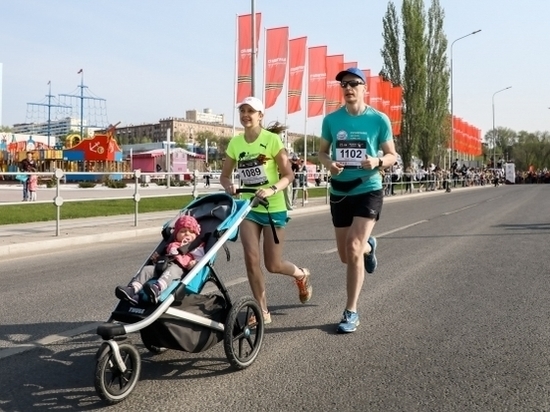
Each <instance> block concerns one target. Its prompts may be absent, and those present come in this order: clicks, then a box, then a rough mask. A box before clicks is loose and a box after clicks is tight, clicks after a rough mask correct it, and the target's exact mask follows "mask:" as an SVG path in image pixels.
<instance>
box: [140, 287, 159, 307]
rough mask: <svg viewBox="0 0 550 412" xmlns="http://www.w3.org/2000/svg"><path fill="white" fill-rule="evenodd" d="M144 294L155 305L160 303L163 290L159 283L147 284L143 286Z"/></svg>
mask: <svg viewBox="0 0 550 412" xmlns="http://www.w3.org/2000/svg"><path fill="white" fill-rule="evenodd" d="M143 292H144V293H145V295H146V296H147V297H148V298H149V302H151V303H152V304H153V305H156V304H157V303H159V297H160V293H161V290H160V287H159V285H158V283H146V284H145V285H143Z"/></svg>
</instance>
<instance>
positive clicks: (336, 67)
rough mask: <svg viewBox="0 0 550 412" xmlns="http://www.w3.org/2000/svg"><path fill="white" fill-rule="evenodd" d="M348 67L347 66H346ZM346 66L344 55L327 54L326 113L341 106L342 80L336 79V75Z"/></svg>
mask: <svg viewBox="0 0 550 412" xmlns="http://www.w3.org/2000/svg"><path fill="white" fill-rule="evenodd" d="M346 67H347V66H346ZM343 68H344V55H343V54H336V55H334V56H327V89H326V103H325V113H326V114H329V113H332V112H334V111H336V110H338V108H339V107H340V106H341V100H342V98H341V92H340V89H341V87H340V82H338V81H336V75H337V74H338V73H339V72H341V71H342V70H343Z"/></svg>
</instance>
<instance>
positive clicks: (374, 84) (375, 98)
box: [367, 76, 382, 111]
mask: <svg viewBox="0 0 550 412" xmlns="http://www.w3.org/2000/svg"><path fill="white" fill-rule="evenodd" d="M367 82H368V84H369V101H370V102H369V104H370V106H371V107H372V108H374V109H376V110H379V111H382V90H381V89H382V87H381V85H380V83H382V78H381V77H380V76H371V77H369V78H367Z"/></svg>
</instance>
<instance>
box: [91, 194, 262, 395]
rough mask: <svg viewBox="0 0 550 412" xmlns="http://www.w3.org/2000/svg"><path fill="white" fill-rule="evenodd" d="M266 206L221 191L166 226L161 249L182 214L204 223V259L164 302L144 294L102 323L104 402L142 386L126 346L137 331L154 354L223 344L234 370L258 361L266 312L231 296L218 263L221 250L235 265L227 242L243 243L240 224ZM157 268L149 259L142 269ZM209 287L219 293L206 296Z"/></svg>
mask: <svg viewBox="0 0 550 412" xmlns="http://www.w3.org/2000/svg"><path fill="white" fill-rule="evenodd" d="M245 190H246V189H245ZM245 190H241V192H243V191H245ZM259 203H262V204H264V206H266V207H267V202H266V201H264V200H261V199H259V198H256V197H254V198H252V199H251V200H238V199H234V198H232V197H231V196H229V195H227V194H225V193H214V194H210V195H206V196H204V197H201V198H198V199H196V200H194V201H192V202H191V203H190V204H189V205H188V206H187V207H185V208H184V209H182V210H181V211H180V212H179V213H178V215H177V216H176V217H175V218H173V219H172V220H170V221H168V222H167V223H166V224H165V225H164V227H163V228H162V231H161V232H162V238H163V240H162V242H161V245H162V243H164V244H168V243H169V242H170V241H171V240H172V238H173V234H172V230H173V227H174V224H175V222H176V221H177V219H178V218H179V217H180V216H181V215H182V214H188V215H191V216H193V217H195V218H196V219H197V221H198V222H199V224H200V226H201V234H200V237H199V239H200V241H202V242H204V245H205V255H204V257H203V258H202V259H200V260H199V261H198V262H197V264H196V265H195V266H194V267H193V268H192V269H191V270H190V271H189V272H188V273H186V274H184V275H183V277H182V278H181V279H178V280H177V281H173V282H172V284H171V285H169V286H168V287H167V289H166V290H164V291H163V293H162V294H161V295H160V297H159V299H158V303H156V304H152V303H150V302H147V301H146V298H145V296H144V299H140V301H139V303H138V304H137V305H132V304H130V303H129V302H127V301H124V300H121V301H120V302H119V303H118V305H117V306H116V307H115V309H114V311H113V312H112V314H111V317H110V318H109V320H108V321H107V323H104V324H102V325H100V326H98V328H97V334H98V335H100V336H101V337H102V338H103V340H104V342H103V343H102V344H101V346H100V348H99V349H98V351H97V354H96V366H95V388H96V391H97V393H98V395H99V396H100V398H102V399H103V400H105V401H107V403H109V404H114V403H117V402H120V401H122V400H124V399H125V398H126V397H127V396H129V395H130V393H131V392H132V390H133V389H134V387H135V386H136V384H137V382H138V380H139V375H140V371H141V358H140V355H139V352H138V350H137V348H136V347H135V346H134V345H132V344H131V343H130V342H127V341H126V338H127V335H128V334H130V333H133V332H139V333H140V335H141V340H142V342H143V344H144V346H145V347H146V348H147V349H148V350H149V351H150V352H152V353H161V352H162V351H164V350H166V349H175V350H180V351H184V352H190V353H196V352H203V351H206V350H207V349H209V348H211V347H212V346H213V345H215V344H216V343H218V342H220V341H222V340H223V342H224V349H225V354H226V356H227V359H228V360H229V363H230V364H231V365H232V366H233V367H234V368H236V369H244V368H246V367H248V366H250V365H251V364H252V363H253V362H254V361H255V359H256V357H257V356H258V353H259V351H260V348H261V346H262V341H263V336H264V322H263V316H262V311H261V309H260V307H259V305H258V303H257V302H256V300H255V299H254V298H252V297H248V296H245V297H242V298H240V299H237V300H235V301H233V300H232V299H231V298H230V296H229V294H228V291H227V289H226V287H225V286H224V284H223V282H222V280H221V279H220V277H219V276H218V274H217V273H216V271H215V269H214V261H215V260H216V254H217V252H218V251H219V250H220V249H222V248H223V249H224V250H225V252H226V256H227V260H229V258H230V256H229V250H228V249H227V246H226V245H225V243H226V242H227V241H228V240H230V241H236V239H237V236H238V227H239V224H240V223H241V222H242V220H243V219H244V218H245V217H246V215H247V214H248V212H249V211H250V209H251V208H252V207H255V206H256V205H257V204H259ZM199 239H198V240H199ZM161 245H159V246H161ZM151 255H152V254H151ZM151 263H152V262H151V256H150V257H149V258H148V259H147V260H146V261H145V263H144V264H143V265H142V267H143V266H144V265H146V264H151ZM208 282H210V283H212V284H214V285H215V286H216V288H217V290H218V291H219V293H212V294H208V295H207V294H201V291H202V290H203V288H204V286H205V284H206V283H208Z"/></svg>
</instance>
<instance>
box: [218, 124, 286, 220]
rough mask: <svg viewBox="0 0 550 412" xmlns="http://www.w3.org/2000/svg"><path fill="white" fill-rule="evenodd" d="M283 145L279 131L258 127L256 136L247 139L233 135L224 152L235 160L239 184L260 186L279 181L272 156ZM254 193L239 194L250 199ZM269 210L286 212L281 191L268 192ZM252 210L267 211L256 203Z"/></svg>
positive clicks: (273, 156)
mask: <svg viewBox="0 0 550 412" xmlns="http://www.w3.org/2000/svg"><path fill="white" fill-rule="evenodd" d="M283 149H284V145H283V142H282V141H281V139H280V137H279V135H277V134H275V133H271V132H269V131H267V130H265V129H262V131H261V132H260V135H259V136H258V138H257V139H256V140H255V141H254V142H252V143H247V141H246V140H245V139H244V135H239V136H235V137H233V138H232V139H231V140H230V141H229V145H228V146H227V151H226V154H227V156H229V157H230V158H231V159H233V160H234V161H235V162H236V163H237V171H238V172H239V180H240V182H241V185H242V187H246V188H253V189H260V188H268V187H271V186H273V185H274V184H275V183H277V182H278V181H279V169H278V167H277V162H276V161H275V156H277V155H278V154H279V152H280V151H281V150H283ZM253 196H254V195H253V194H249V193H243V194H242V197H243V198H245V199H250V198H252V197H253ZM268 200H269V211H270V212H283V211H285V212H286V210H287V209H286V203H285V198H284V193H283V192H282V191H280V192H277V193H276V194H275V195H273V196H270V197H269V198H268ZM254 211H256V212H260V213H267V210H265V208H264V207H263V206H257V207H256V208H254Z"/></svg>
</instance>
